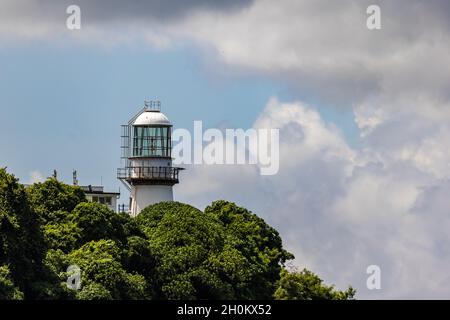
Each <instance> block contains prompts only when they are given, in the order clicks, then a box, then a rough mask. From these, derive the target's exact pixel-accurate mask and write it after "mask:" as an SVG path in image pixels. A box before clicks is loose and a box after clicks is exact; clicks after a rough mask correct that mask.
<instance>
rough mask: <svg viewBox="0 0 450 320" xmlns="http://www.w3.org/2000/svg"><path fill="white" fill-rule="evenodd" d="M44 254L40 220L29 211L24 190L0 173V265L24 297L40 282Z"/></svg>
mask: <svg viewBox="0 0 450 320" xmlns="http://www.w3.org/2000/svg"><path fill="white" fill-rule="evenodd" d="M44 252H45V246H44V241H43V238H42V233H41V231H40V226H39V220H38V219H37V216H36V215H35V214H34V213H33V212H32V210H31V209H30V207H29V203H28V200H27V195H26V192H25V188H24V187H23V186H22V185H20V184H19V183H18V180H17V179H16V178H15V177H14V176H13V175H11V174H8V173H7V172H6V170H5V169H0V265H7V266H8V268H9V271H10V273H8V274H10V279H11V281H13V283H14V286H17V287H18V288H19V289H20V291H22V292H23V293H24V295H25V296H30V297H32V296H33V294H34V292H33V290H32V283H33V282H34V281H35V279H39V278H41V279H43V278H44V277H43V275H42V273H41V272H42V270H41V264H40V263H41V261H42V257H43V255H44Z"/></svg>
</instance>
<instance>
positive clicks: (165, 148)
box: [133, 126, 171, 157]
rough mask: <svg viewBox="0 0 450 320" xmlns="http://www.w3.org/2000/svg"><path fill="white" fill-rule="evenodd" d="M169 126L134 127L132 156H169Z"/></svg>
mask: <svg viewBox="0 0 450 320" xmlns="http://www.w3.org/2000/svg"><path fill="white" fill-rule="evenodd" d="M170 147H171V145H170V127H149V126H139V127H134V134H133V156H134V157H170Z"/></svg>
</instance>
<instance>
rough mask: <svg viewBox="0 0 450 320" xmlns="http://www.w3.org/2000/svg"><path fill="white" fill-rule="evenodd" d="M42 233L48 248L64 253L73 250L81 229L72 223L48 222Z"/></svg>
mask: <svg viewBox="0 0 450 320" xmlns="http://www.w3.org/2000/svg"><path fill="white" fill-rule="evenodd" d="M43 232H44V238H45V241H46V243H47V245H48V246H49V248H52V249H61V250H63V251H64V252H70V251H71V250H73V249H75V245H76V243H78V242H79V241H80V237H81V229H80V228H79V227H78V225H77V224H76V223H75V222H73V221H68V222H60V223H57V222H56V223H55V222H49V223H47V224H46V225H45V226H43Z"/></svg>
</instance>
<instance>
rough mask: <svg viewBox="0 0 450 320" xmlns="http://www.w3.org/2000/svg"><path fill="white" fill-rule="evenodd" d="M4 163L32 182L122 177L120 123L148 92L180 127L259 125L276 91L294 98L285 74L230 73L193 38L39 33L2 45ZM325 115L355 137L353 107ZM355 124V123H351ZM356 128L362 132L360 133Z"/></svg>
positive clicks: (111, 184)
mask: <svg viewBox="0 0 450 320" xmlns="http://www.w3.org/2000/svg"><path fill="white" fill-rule="evenodd" d="M0 61H1V62H2V67H1V71H2V72H1V73H0V87H1V88H2V90H1V91H2V94H1V96H0V99H1V102H0V112H1V115H2V117H1V120H0V121H1V122H0V134H1V136H3V137H8V138H7V139H6V138H5V139H1V140H0V148H1V149H2V150H5V151H7V152H4V153H3V156H2V157H1V159H0V160H1V163H2V164H1V165H2V166H7V167H8V168H9V169H10V170H11V171H12V172H13V173H15V174H16V175H17V176H18V177H19V178H20V179H21V180H22V181H23V182H29V180H30V172H32V171H39V172H41V173H42V174H44V175H45V176H49V175H50V174H51V173H52V171H53V169H57V170H58V173H59V176H60V178H61V179H62V180H64V181H66V182H70V181H71V177H72V169H77V170H78V176H79V181H80V183H81V184H100V182H101V181H102V182H103V184H104V185H105V186H106V187H107V188H109V189H117V188H119V187H120V186H121V185H120V183H119V182H118V181H117V180H116V179H115V168H116V167H118V166H119V165H120V162H119V160H120V159H119V154H120V145H119V144H120V137H119V135H120V124H122V123H126V122H127V120H128V119H129V118H131V116H132V115H133V114H135V113H136V112H137V111H138V110H139V109H140V108H141V107H142V105H143V100H144V99H155V98H157V99H159V100H161V101H162V111H163V112H164V113H165V114H166V115H167V116H168V117H169V118H170V119H171V121H172V122H173V123H174V124H175V127H179V128H187V129H189V130H191V129H192V125H193V121H194V120H202V121H203V123H204V127H205V128H207V127H221V128H223V127H227V128H245V129H246V128H250V127H251V126H252V124H253V122H254V121H255V119H256V118H257V116H258V115H259V113H260V112H261V111H262V109H263V108H264V107H265V104H266V103H267V101H268V99H269V98H270V97H271V96H277V97H279V99H292V97H295V94H293V92H292V90H290V88H289V87H288V86H286V85H285V84H283V83H282V82H280V81H278V82H277V81H275V80H273V79H270V78H267V77H262V76H261V75H260V74H251V73H250V74H243V73H240V72H232V71H231V72H228V71H226V70H224V69H223V67H221V66H220V65H219V64H217V70H215V69H214V62H209V63H205V62H203V61H202V55H201V54H200V53H199V52H196V50H195V49H194V48H192V47H189V46H184V47H178V48H174V49H168V50H155V49H152V48H151V47H149V46H148V45H145V44H139V43H137V44H136V43H134V44H128V45H125V46H117V47H114V48H105V47H91V46H87V45H83V44H81V45H80V44H78V45H77V43H71V42H70V41H65V42H64V43H58V44H56V45H55V44H52V43H48V42H45V41H41V42H39V41H31V42H29V43H24V44H9V45H7V46H3V47H2V48H1V49H0ZM322 114H323V115H324V117H325V119H328V120H330V121H333V122H335V123H337V124H338V125H340V126H341V128H342V129H343V130H344V131H345V132H346V134H347V135H348V136H349V138H350V139H352V136H353V138H355V135H354V134H355V130H354V122H353V119H352V116H353V115H352V113H351V112H343V111H338V110H334V109H330V108H328V109H327V108H324V109H323V110H322ZM352 125H353V127H352ZM356 134H357V132H356Z"/></svg>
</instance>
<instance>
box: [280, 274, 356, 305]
mask: <svg viewBox="0 0 450 320" xmlns="http://www.w3.org/2000/svg"><path fill="white" fill-rule="evenodd" d="M355 293H356V291H355V290H354V289H353V288H352V287H349V288H348V289H347V290H346V291H338V290H336V289H335V288H334V286H327V285H325V284H323V280H322V279H320V278H319V277H318V276H317V275H316V274H314V273H313V272H311V271H309V270H306V269H303V270H302V271H300V272H298V271H293V272H289V271H288V270H286V269H283V270H282V271H281V279H280V281H279V282H278V287H277V289H276V291H275V294H274V297H275V299H277V300H349V299H353V297H354V295H355Z"/></svg>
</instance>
